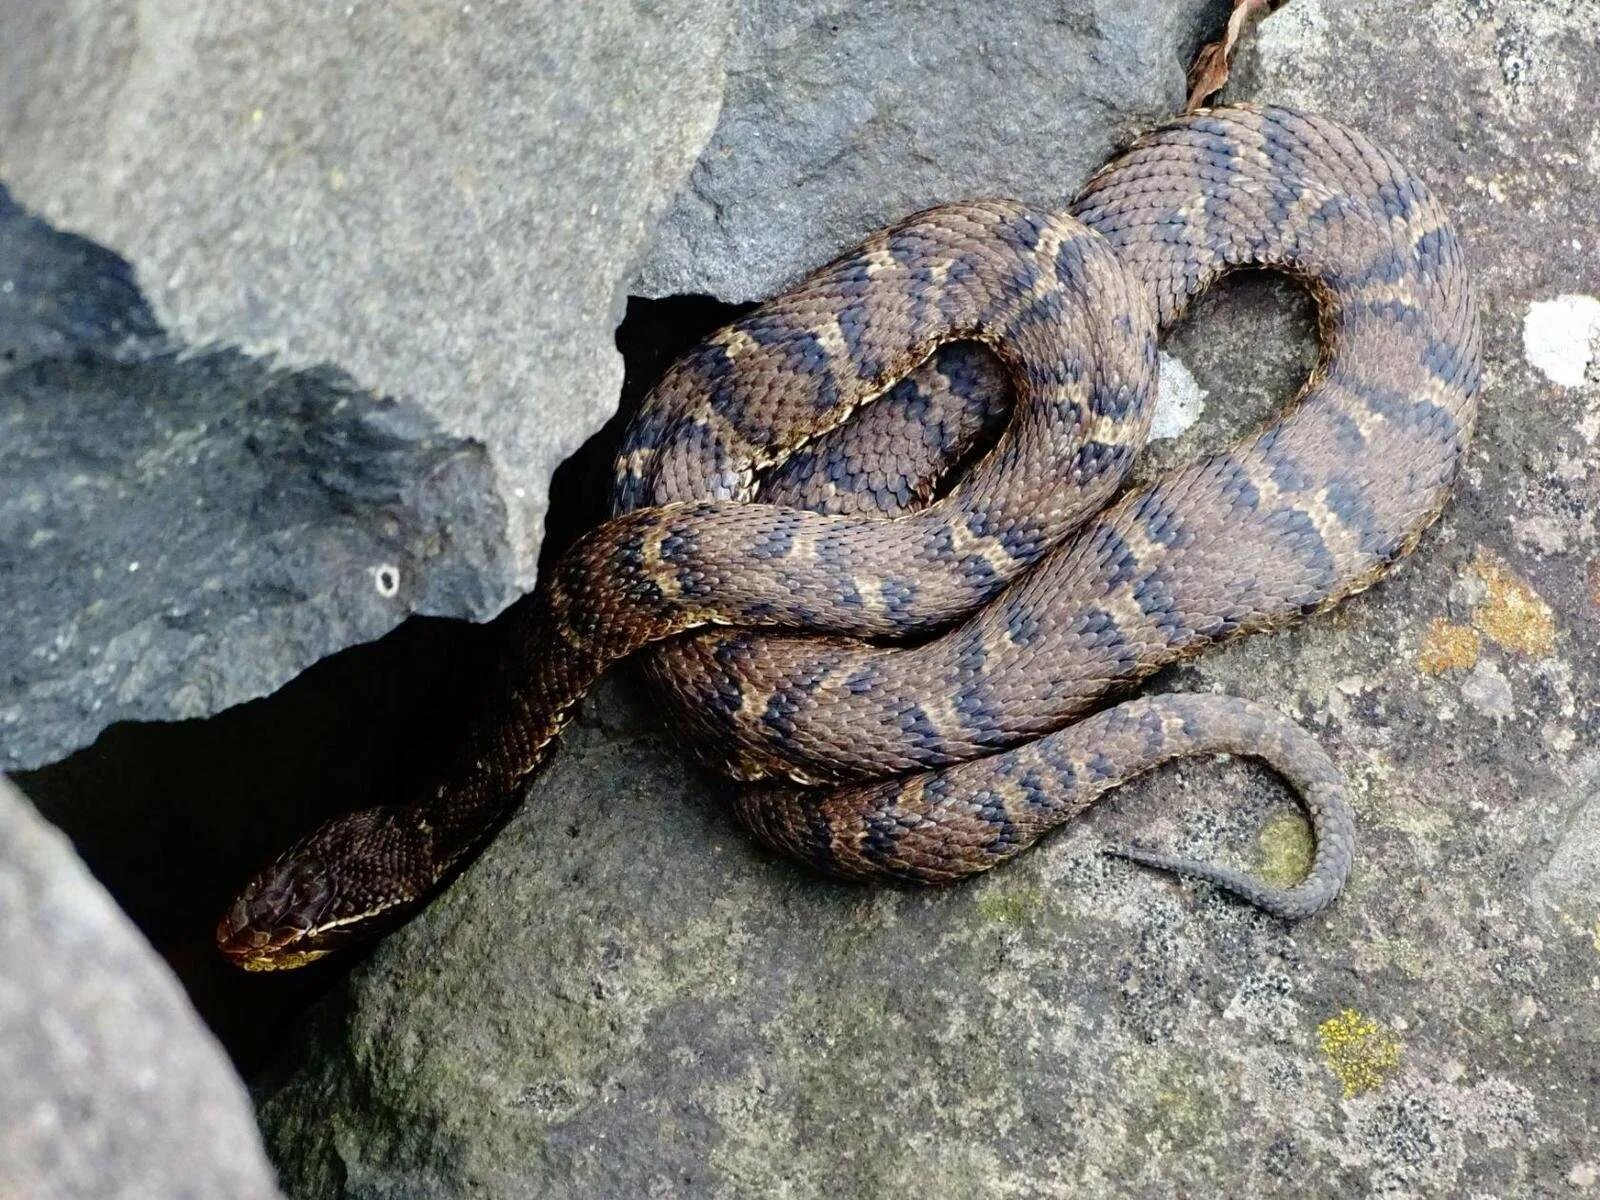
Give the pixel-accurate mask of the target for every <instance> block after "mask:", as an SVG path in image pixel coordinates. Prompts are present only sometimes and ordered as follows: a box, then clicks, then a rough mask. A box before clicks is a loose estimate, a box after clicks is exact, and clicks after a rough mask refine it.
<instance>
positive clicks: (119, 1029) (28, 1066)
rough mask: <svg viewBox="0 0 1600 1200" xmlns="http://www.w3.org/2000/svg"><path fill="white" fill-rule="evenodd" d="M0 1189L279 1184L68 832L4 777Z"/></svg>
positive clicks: (197, 1194)
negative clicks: (43, 816)
mask: <svg viewBox="0 0 1600 1200" xmlns="http://www.w3.org/2000/svg"><path fill="white" fill-rule="evenodd" d="M0 963H4V964H5V970H4V971H3V972H0V1075H3V1077H4V1079H5V1081H6V1082H5V1087H4V1088H0V1195H4V1196H17V1197H23V1196H29V1197H37V1198H39V1200H45V1198H47V1197H48V1198H49V1200H70V1198H72V1197H84V1200H147V1198H149V1197H157V1196H159V1197H165V1198H170V1200H212V1198H213V1197H218V1196H228V1197H234V1198H237V1200H252V1198H255V1197H259V1198H261V1200H266V1198H268V1197H275V1196H278V1195H279V1192H278V1190H277V1189H276V1188H275V1187H274V1186H273V1183H272V1171H271V1168H270V1167H269V1166H268V1165H267V1160H266V1156H265V1155H264V1154H263V1153H262V1150H261V1139H260V1136H259V1135H258V1134H257V1132H256V1129H255V1124H254V1122H253V1120H252V1118H251V1112H250V1103H249V1099H248V1097H247V1096H246V1095H245V1090H244V1086H243V1085H242V1084H241V1083H240V1082H239V1079H238V1077H237V1076H235V1075H234V1073H233V1071H232V1069H231V1068H230V1067H229V1066H228V1063H227V1059H226V1058H224V1057H223V1054H222V1051H221V1049H220V1048H219V1047H218V1046H217V1044H216V1043H215V1042H214V1041H213V1040H212V1038H211V1035H210V1034H209V1033H207V1032H206V1029H205V1027H204V1026H203V1025H201V1023H200V1019H199V1018H198V1017H197V1016H195V1014H194V1011H193V1010H192V1009H190V1007H189V1005H188V1002H187V1001H186V1000H185V999H184V996H183V992H182V990H181V989H180V988H179V987H178V983H177V981H176V980H175V979H173V978H172V976H171V974H170V973H169V972H168V971H167V969H166V968H165V967H164V966H163V965H162V964H161V962H160V960H159V959H157V958H156V956H155V955H154V954H153V953H152V952H151V950H150V947H149V945H148V944H147V943H146V942H145V941H144V939H143V938H142V937H140V936H139V933H138V931H137V930H135V929H134V928H133V926H132V924H130V923H129V921H128V920H127V918H126V917H124V916H123V915H122V913H121V912H120V911H118V909H117V908H116V906H115V905H114V904H113V903H112V902H111V899H110V897H108V896H107V895H106V894H105V892H104V891H102V890H101V888H100V886H99V885H98V884H96V883H95V882H94V881H93V880H92V879H91V878H90V877H89V873H88V871H86V870H85V869H84V867H83V864H82V863H80V862H79V861H78V860H77V858H76V856H74V854H73V853H72V849H71V847H70V845H69V844H68V843H67V840H66V839H65V838H64V837H62V836H61V834H59V833H58V832H57V831H56V830H54V829H52V828H51V827H50V826H49V825H47V824H45V822H44V821H42V820H41V819H40V818H39V816H38V814H36V813H35V812H34V811H33V808H32V806H30V805H29V804H28V802H27V801H26V800H24V799H23V798H22V796H21V795H20V794H19V793H18V792H17V791H15V790H14V789H13V788H12V787H11V786H10V785H9V784H7V783H6V782H5V781H4V780H0Z"/></svg>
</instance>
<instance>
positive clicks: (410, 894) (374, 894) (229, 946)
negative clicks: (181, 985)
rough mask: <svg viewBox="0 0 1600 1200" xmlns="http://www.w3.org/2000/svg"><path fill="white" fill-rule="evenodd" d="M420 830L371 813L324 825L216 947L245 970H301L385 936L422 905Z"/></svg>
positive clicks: (231, 918) (251, 898)
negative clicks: (395, 923) (416, 868)
mask: <svg viewBox="0 0 1600 1200" xmlns="http://www.w3.org/2000/svg"><path fill="white" fill-rule="evenodd" d="M419 832H420V833H421V834H422V835H424V836H425V835H426V834H427V832H428V830H427V828H426V826H422V827H421V829H420V831H419V830H416V829H412V830H409V831H408V830H407V829H405V828H402V826H401V825H400V823H399V822H397V821H396V820H395V818H394V815H393V812H392V811H391V810H386V809H381V808H372V809H365V810H363V811H361V812H356V813H350V814H349V815H347V816H343V817H339V818H337V819H335V820H332V821H329V822H327V823H326V824H324V825H322V826H321V827H320V828H318V829H317V830H316V831H315V832H313V833H311V834H310V835H309V836H307V837H305V838H303V839H301V840H300V841H299V842H297V843H295V844H294V845H293V846H291V847H290V848H289V849H288V850H287V851H285V852H284V853H283V854H281V855H280V856H279V857H278V858H277V859H276V860H275V861H274V862H273V863H272V864H271V865H270V866H268V867H266V868H265V869H263V870H262V871H260V872H259V873H258V874H257V875H256V876H255V878H254V879H252V880H251V881H250V882H249V884H248V885H246V887H245V889H244V890H243V891H242V892H240V893H239V896H238V898H237V899H236V900H234V902H233V903H232V904H231V905H229V906H228V910H227V912H225V913H223V915H222V919H221V920H219V921H218V922H217V948H218V949H219V950H220V951H222V953H223V954H224V955H226V956H227V958H228V959H229V960H230V961H232V962H233V963H234V965H235V966H238V967H241V968H242V969H244V970H246V971H281V970H288V969H291V968H294V967H301V966H304V965H305V964H307V963H309V962H315V961H316V960H317V959H319V958H322V957H324V956H325V955H327V954H330V953H332V952H333V951H335V950H337V949H339V948H341V947H342V946H345V945H348V944H349V943H351V942H352V941H359V940H365V939H366V938H367V937H370V936H372V935H373V934H376V933H378V932H380V931H381V930H382V929H383V928H386V927H388V926H389V925H390V924H392V923H393V921H394V920H395V919H396V918H397V917H399V916H401V915H403V914H404V913H405V912H406V911H409V909H411V908H412V907H414V905H415V903H416V901H417V900H419V899H420V898H421V892H422V890H423V889H422V888H420V887H418V886H417V883H416V880H417V878H418V877H417V875H416V873H415V871H414V870H411V869H409V868H413V867H414V866H415V865H416V864H418V863H419V862H421V861H424V859H423V857H422V855H420V854H419V853H418V851H419V844H418V836H417V835H418V833H419Z"/></svg>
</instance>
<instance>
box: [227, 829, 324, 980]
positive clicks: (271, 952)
mask: <svg viewBox="0 0 1600 1200" xmlns="http://www.w3.org/2000/svg"><path fill="white" fill-rule="evenodd" d="M332 901H333V888H332V885H331V883H330V881H329V878H328V876H327V875H326V874H324V873H323V872H321V871H320V870H319V869H318V865H317V864H316V863H315V862H311V861H307V860H306V859H304V858H301V857H299V856H297V855H295V854H293V853H291V854H288V855H285V856H284V857H283V858H281V859H279V860H278V861H277V862H275V863H273V864H272V865H271V866H270V867H267V868H266V869H265V870H264V871H262V872H261V873H260V874H259V875H257V876H256V877H255V878H254V879H252V880H251V881H250V883H249V885H248V886H247V887H246V888H245V890H244V891H243V892H241V893H240V894H239V896H238V898H237V899H236V900H234V902H233V903H232V904H231V905H229V906H228V910H227V912H225V913H223V914H222V918H221V919H220V920H219V921H218V922H217V948H218V949H219V950H221V951H222V953H223V954H225V955H226V956H227V957H228V958H230V959H232V960H233V961H234V962H235V963H236V964H237V965H239V966H241V967H243V968H244V969H245V970H247V971H256V970H270V969H272V968H274V967H276V966H280V965H287V963H286V962H285V961H284V960H286V959H287V958H288V957H290V956H292V957H293V958H294V960H295V964H296V965H299V964H300V963H303V962H307V961H310V960H309V959H308V958H307V957H306V954H307V953H308V952H309V950H310V949H311V948H310V947H309V946H305V947H301V948H300V949H299V950H296V949H295V947H296V945H297V943H302V942H306V941H307V940H308V939H310V938H312V937H313V936H314V934H315V933H316V931H317V930H318V928H319V927H320V925H321V923H322V922H323V921H324V920H325V919H326V916H327V914H328V910H329V908H330V906H331V904H332ZM323 953H325V951H323ZM313 957H320V955H313Z"/></svg>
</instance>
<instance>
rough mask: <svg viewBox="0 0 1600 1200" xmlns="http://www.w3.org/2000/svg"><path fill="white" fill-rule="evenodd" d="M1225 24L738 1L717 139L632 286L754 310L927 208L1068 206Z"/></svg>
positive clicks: (1155, 16) (1114, 15)
mask: <svg viewBox="0 0 1600 1200" xmlns="http://www.w3.org/2000/svg"><path fill="white" fill-rule="evenodd" d="M1224 7H1225V6H1224V5H1223V4H1220V3H1215V2H1212V0H1180V2H1179V3H1171V2H1170V0H1134V2H1132V3H1122V4H1105V3H1097V2H1093V0H1088V2H1086V0H1074V2H1073V3H1068V4H1060V5H1056V6H1054V7H1053V9H1052V10H1051V12H1050V13H1049V14H1045V13H1041V11H1040V9H1039V6H1038V5H1037V4H1032V3H1029V2H1028V0H1001V2H999V3H990V4H957V3H953V2H952V0H917V2H914V3H883V2H876V3H867V4H854V5H852V4H826V5H816V4H806V3H801V2H798V0H784V2H780V3H776V4H760V5H757V4H747V5H746V6H745V12H744V16H743V18H742V19H741V21H740V25H739V36H738V40H737V41H736V42H735V44H734V47H733V49H732V51H731V52H730V54H729V57H728V64H727V84H726V89H725V91H726V99H725V100H724V102H723V106H722V114H721V116H720V117H719V118H718V120H717V127H716V131H715V132H714V133H713V134H712V135H711V139H710V141H709V142H708V143H707V145H706V149H705V152H704V153H703V154H702V155H701V156H700V161H699V162H698V163H696V164H695V168H694V170H693V172H692V173H691V174H690V177H689V184H688V186H687V187H686V188H684V189H683V190H682V191H681V192H680V193H679V194H678V197H677V199H676V201H675V202H674V204H673V206H672V209H671V211H670V212H669V213H668V215H667V218H666V220H665V222H664V223H663V226H662V228H661V230H660V232H659V233H658V234H657V236H656V238H655V239H654V241H653V243H652V246H651V250H650V253H649V255H648V256H647V257H646V259H645V261H644V263H643V265H642V267H641V268H640V272H639V280H638V283H637V285H636V286H637V288H638V289H639V290H640V291H641V292H642V294H645V295H652V296H661V295H669V294H673V293H684V292H690V293H695V292H705V293H710V294H711V295H714V296H717V297H718V298H719V299H722V300H725V301H741V300H757V299H760V298H762V297H764V296H768V295H770V294H772V293H773V292H775V291H778V290H779V289H781V288H782V287H783V286H784V285H785V284H787V283H791V282H793V281H794V279H795V278H796V277H797V276H798V275H800V274H801V273H802V272H804V271H806V270H809V269H810V268H812V267H815V266H819V265H821V264H822V263H823V262H826V261H827V260H828V259H829V258H830V257H832V256H833V255H834V254H837V253H839V252H840V251H843V250H846V249H848V248H849V247H851V246H853V245H854V244H855V243H857V242H859V241H860V240H861V239H862V238H863V237H865V236H866V235H867V234H869V233H871V232H872V231H873V230H875V229H879V228H881V227H883V226H884V225H887V224H889V223H890V222H891V221H895V220H898V219H899V218H901V217H904V216H906V215H907V214H909V213H913V212H916V211H917V210H918V209H922V208H927V207H929V206H930V205H934V204H942V203H945V202H948V201H952V200H965V199H970V198H972V197H977V196H1011V197H1014V198H1016V199H1019V200H1025V201H1029V202H1031V203H1034V204H1039V205H1044V206H1046V207H1061V206H1062V205H1063V204H1064V202H1065V201H1066V199H1068V198H1069V197H1070V196H1071V195H1072V194H1073V193H1074V192H1075V191H1077V189H1078V186H1079V184H1081V183H1082V181H1083V180H1084V178H1085V177H1086V176H1087V175H1088V174H1089V172H1090V171H1092V170H1093V169H1094V168H1095V167H1097V166H1099V165H1100V164H1101V163H1102V162H1104V161H1105V160H1106V158H1107V157H1108V156H1109V155H1110V152H1111V151H1112V149H1113V148H1114V147H1115V146H1116V145H1117V144H1118V143H1119V142H1120V141H1122V140H1124V139H1126V138H1128V137H1131V136H1132V135H1133V134H1134V133H1136V132H1138V131H1139V130H1140V129H1143V128H1145V127H1147V126H1148V125H1150V124H1152V123H1153V122H1155V121H1156V120H1158V119H1160V118H1161V117H1163V116H1166V115H1168V114H1170V113H1172V112H1174V111H1175V110H1176V109H1177V108H1178V107H1179V106H1180V105H1181V104H1182V102H1183V96H1184V81H1183V75H1184V70H1185V68H1186V67H1187V65H1188V63H1189V60H1190V59H1191V58H1192V57H1193V56H1194V52H1195V51H1196V50H1197V49H1198V48H1199V46H1200V44H1201V43H1202V42H1203V41H1205V39H1206V37H1207V36H1208V35H1210V34H1211V33H1213V32H1214V30H1215V28H1216V27H1217V26H1218V25H1219V24H1220V21H1221V17H1222V11H1221V10H1222V9H1223V8H1224Z"/></svg>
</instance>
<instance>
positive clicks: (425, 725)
mask: <svg viewBox="0 0 1600 1200" xmlns="http://www.w3.org/2000/svg"><path fill="white" fill-rule="evenodd" d="M491 641H492V638H491V636H490V630H489V629H487V628H485V627H482V626H475V625H472V624H470V623H468V622H463V621H445V620H437V619H425V618H415V619H413V620H410V621H407V622H405V623H404V624H403V625H401V626H400V627H399V628H397V629H396V630H394V631H393V632H392V633H390V634H389V635H388V636H386V637H384V638H381V639H380V640H378V641H376V642H372V643H369V644H367V645H363V646H356V647H353V648H351V649H349V650H345V651H342V652H340V653H338V654H335V655H332V656H330V657H329V658H326V659H324V660H322V661H321V662H319V663H317V664H316V665H314V666H312V667H311V668H310V669H308V670H307V671H305V672H303V673H302V674H301V675H299V676H298V677H296V678H295V679H294V680H292V681H291V682H290V683H289V684H287V685H286V686H284V687H283V688H281V689H279V690H278V691H277V692H275V693H273V694H272V695H271V696H268V697H265V698H264V699H261V700H255V701H252V702H250V703H248V704H241V705H238V706H237V707H234V708H231V709H228V710H227V711H225V712H222V713H220V714H218V715H216V716H214V717H210V718H207V719H204V720H194V721H177V722H169V723H124V724H118V725H114V726H112V727H110V728H109V729H107V730H106V731H105V732H104V733H103V734H102V735H101V736H100V737H99V738H98V739H97V740H96V741H95V743H94V744H93V745H91V746H89V747H87V748H86V749H83V750H80V751H79V752H77V753H76V754H73V755H71V756H70V757H68V758H66V759H64V760H63V761H61V762H59V763H56V764H54V765H51V766H48V767H44V768H42V769H40V770H37V771H30V772H27V773H25V774H21V775H19V776H17V780H16V781H17V783H18V785H19V786H20V787H21V788H22V790H23V791H24V792H25V793H27V794H28V795H29V796H30V797H31V798H32V799H33V800H34V802H35V803H36V804H37V805H38V806H39V808H40V810H41V811H42V812H43V813H44V815H45V816H46V817H47V818H48V819H49V820H51V821H52V822H54V823H55V824H56V825H58V826H59V827H60V828H61V829H63V830H64V831H65V832H66V833H67V835H68V836H69V837H71V838H72V840H73V843H74V845H75V846H76V848H77V850H78V853H79V854H80V855H81V856H82V857H83V859H84V861H85V862H86V863H87V864H88V866H89V868H90V870H92V871H93V872H94V874H95V876H96V877H97V878H98V879H99V880H100V882H101V883H103V884H104V885H105V886H106V888H107V889H108V890H109V891H110V892H111V893H112V895H113V896H115V897H116V899H117V902H118V903H119V904H120V905H121V906H122V907H123V909H124V910H125V911H126V912H127V913H128V915H129V916H130V917H132V918H133V920H134V922H135V923H136V924H137V925H138V926H139V928H140V929H141V930H142V931H143V932H144V934H145V936H146V937H148V938H149V939H150V941H151V942H152V943H153V944H154V945H155V947H156V949H157V950H158V951H159V952H160V953H161V954H162V956H163V957H164V958H165V959H166V960H167V962H168V963H169V965H171V966H172V968H173V969H174V971H175V972H176V973H177V975H178V977H179V979H180V980H182V982H183V984H184V986H185V988H187V990H188V992H189V995H190V997H191V999H192V1000H193V1001H194V1004H195V1007H196V1008H197V1009H198V1010H199V1011H200V1014H201V1015H202V1016H203V1017H204V1018H205V1020H206V1021H207V1023H208V1024H209V1025H210V1026H211V1027H212V1029H213V1030H214V1031H215V1032H216V1034H217V1036H218V1038H219V1039H220V1040H221V1041H222V1043H223V1045H224V1046H225V1047H226V1048H227V1050H228V1052H229V1053H230V1054H231V1055H232V1056H233V1058H234V1061H235V1063H236V1064H237V1065H238V1066H239V1068H240V1070H241V1071H242V1072H244V1073H245V1074H246V1075H247V1076H248V1075H249V1074H251V1073H252V1072H254V1071H255V1070H257V1069H258V1068H260V1067H261V1066H263V1065H264V1064H265V1063H266V1062H267V1061H269V1060H270V1058H271V1057H272V1055H273V1054H274V1053H276V1051H277V1050H278V1049H279V1048H280V1047H281V1045H282V1043H283V1041H284V1039H285V1036H286V1028H287V1026H288V1024H289V1023H290V1021H291V1020H292V1019H293V1018H294V1017H295V1016H296V1015H297V1014H298V1013H299V1012H300V1011H301V1010H303V1009H304V1008H305V1007H306V1006H307V1005H308V1004H310V1003H311V1002H312V1001H313V1000H315V999H316V998H317V997H318V996H320V995H322V994H323V993H325V992H326V991H327V990H328V989H329V988H330V987H331V986H332V985H333V984H334V983H336V982H337V981H338V980H339V979H340V978H341V977H342V976H343V975H344V973H345V972H346V971H347V970H348V969H349V968H350V966H351V965H352V964H353V962H354V961H355V960H354V959H353V958H350V957H339V958H334V959H330V960H328V961H327V962H326V963H324V964H317V965H316V966H313V967H311V968H308V969H306V970H304V971H295V972H288V973H283V974H277V973H273V974H258V975H245V974H243V973H241V972H239V971H237V970H235V969H234V968H233V967H231V966H229V965H228V964H227V963H226V962H224V961H223V960H222V958H221V957H220V956H219V955H218V954H217V953H216V952H215V950H214V949H213V947H212V940H211V939H212V929H213V927H214V925H215V922H216V919H217V916H218V915H219V914H220V913H221V912H222V910H223V908H224V907H225V906H226V904H227V903H228V901H229V900H230V899H231V898H232V896H233V894H234V893H235V892H236V891H237V890H238V888H239V886H240V885H241V884H242V883H243V882H244V881H245V880H246V879H247V878H248V877H249V876H250V874H251V873H252V872H253V871H255V869H256V868H258V867H259V866H261V865H262V863H264V862H265V861H267V860H269V859H270V858H271V857H272V856H273V855H274V854H276V853H278V852H279V851H281V850H282V849H284V848H285V847H286V846H288V845H289V844H290V843H291V842H292V841H294V839H295V838H297V837H299V836H300V835H301V834H303V833H305V832H307V831H308V830H310V829H311V828H312V827H313V826H315V825H316V824H317V823H319V822H320V821H322V820H323V819H325V818H327V817H329V816H332V815H334V814H335V813H339V812H344V811H347V810H349V809H354V808H360V807H362V806H364V805H367V804H372V803H381V802H383V801H386V800H392V799H395V798H397V797H400V796H404V795H406V794H408V793H407V784H408V783H409V782H412V781H414V780H415V778H416V777H417V774H418V772H420V771H422V770H425V769H426V767H427V765H428V764H429V763H430V761H432V756H433V755H436V754H438V753H439V752H440V750H442V748H443V745H444V739H445V738H446V737H448V731H449V730H450V728H451V725H452V718H454V717H455V716H456V715H457V714H458V713H459V712H460V710H461V708H462V706H463V705H464V704H465V703H466V702H467V701H468V700H469V699H470V697H471V695H472V690H473V685H474V682H475V681H477V680H481V678H482V677H483V671H484V668H485V666H486V665H487V652H488V650H489V649H490V643H491Z"/></svg>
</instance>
